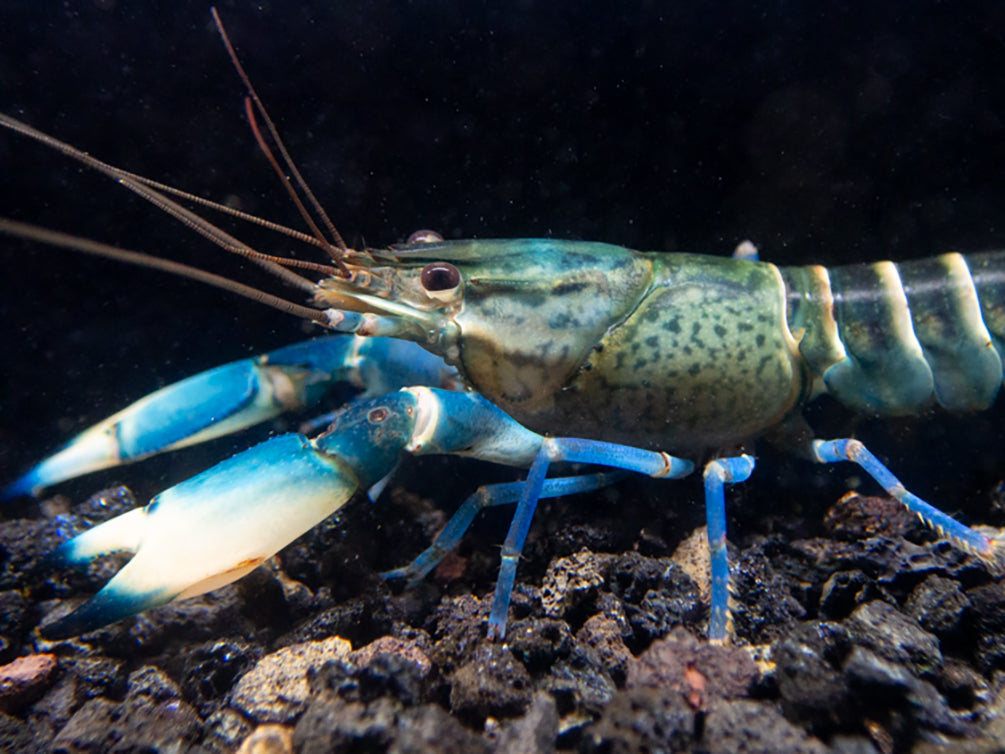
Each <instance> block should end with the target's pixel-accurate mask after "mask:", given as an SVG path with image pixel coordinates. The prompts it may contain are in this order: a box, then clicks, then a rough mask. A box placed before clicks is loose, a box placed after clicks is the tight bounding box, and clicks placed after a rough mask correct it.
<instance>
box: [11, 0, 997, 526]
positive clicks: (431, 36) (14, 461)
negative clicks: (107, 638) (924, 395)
mask: <svg viewBox="0 0 1005 754" xmlns="http://www.w3.org/2000/svg"><path fill="white" fill-rule="evenodd" d="M219 10H220V12H221V14H222V16H223V19H224V22H225V23H226V25H227V27H228V30H229V32H230V34H231V36H232V38H233V40H234V42H235V44H236V45H237V47H238V50H239V53H240V54H241V56H242V58H243V60H244V62H245V65H246V67H247V68H248V70H249V73H250V74H251V76H252V78H253V80H254V82H255V83H256V85H257V86H258V88H259V91H260V93H261V95H262V97H263V98H264V100H265V102H266V104H267V105H268V106H269V108H270V110H271V112H272V114H273V116H274V117H275V119H276V121H277V122H278V124H279V127H280V129H281V131H282V133H283V134H284V136H285V138H286V139H287V142H288V146H289V148H290V150H291V152H292V153H293V155H294V156H295V158H296V159H297V160H298V162H299V164H300V167H301V169H302V171H303V172H304V174H305V175H306V176H307V178H308V180H309V181H310V183H311V185H312V186H313V188H314V190H315V191H316V193H317V195H318V196H319V197H320V198H321V201H322V202H323V203H324V205H325V206H326V207H327V208H328V209H329V211H330V213H331V215H332V217H333V219H334V221H335V223H336V225H337V226H338V227H339V229H340V230H341V231H342V233H343V234H344V235H345V236H346V238H347V240H349V242H350V243H361V242H362V240H363V239H365V241H366V242H367V243H369V244H372V245H383V244H388V243H393V242H396V241H400V240H403V239H404V238H406V237H407V236H408V234H409V233H410V232H411V231H413V230H415V229H417V228H424V227H429V228H434V229H437V230H439V231H440V232H441V233H443V234H444V235H445V236H446V237H448V238H463V237H473V236H479V237H520V236H554V237H563V238H575V239H588V240H596V241H608V242H612V243H618V244H623V245H626V246H631V247H635V248H642V249H665V250H683V251H694V252H703V253H709V254H728V253H730V252H731V250H732V248H733V247H734V246H735V245H736V243H737V242H739V241H740V240H742V239H744V238H751V239H753V240H754V241H755V242H756V243H757V244H758V245H759V246H760V248H761V250H762V255H763V257H764V258H766V259H769V260H771V261H775V262H779V263H786V264H802V263H811V262H820V263H825V264H830V265H834V264H842V263H848V262H853V261H859V260H874V259H880V258H890V259H894V260H899V259H907V258H913V257H919V256H924V255H929V254H935V253H940V252H944V251H949V250H985V249H989V248H1002V247H1005V222H1003V217H1002V212H1003V208H1005V86H1003V84H1005V3H1003V2H985V3H976V2H971V3H967V2H962V3H961V2H946V3H940V2H931V1H928V2H890V3H874V2H846V3H825V4H810V3H804V2H781V1H780V2H768V3H752V2H719V3H671V2H638V3H597V2H594V3H560V2H558V3H556V2H553V1H551V0H548V1H547V2H530V1H527V2H494V3H476V2H435V1H434V2H428V3H414V4H412V3H405V2H401V1H400V0H376V1H374V2H337V3H332V2H310V3H309V2H302V3H280V2H275V3H271V4H270V3H236V2H222V3H220V4H219ZM242 96H243V91H242V88H241V85H240V82H239V81H238V79H237V77H236V75H235V74H234V72H233V70H232V69H231V67H230V64H229V62H228V60H227V57H226V55H225V53H224V50H223V47H222V45H221V44H220V42H219V39H218V38H217V36H216V32H215V31H214V30H213V28H212V25H211V23H210V15H209V6H208V3H203V2H172V3H142V4H141V3H125V2H121V3H115V2H69V3H38V2H34V1H29V0H15V1H14V2H10V0H8V1H7V2H5V3H4V4H3V6H2V7H0V110H2V111H4V112H7V113H10V114H12V115H14V116H15V117H18V118H21V119H24V120H26V121H28V122H29V123H32V124H33V125H35V126H37V127H39V128H41V129H43V130H46V131H48V132H50V133H52V134H54V135H56V136H58V137H59V138H61V139H63V140H66V141H68V142H70V143H72V144H74V145H76V146H78V147H80V148H82V149H85V150H88V151H90V152H92V153H93V154H95V155H96V156H98V157H100V158H102V159H104V160H106V161H109V162H111V163H113V164H116V165H118V166H121V167H124V168H127V169H129V170H133V171H135V172H139V173H142V174H144V175H147V176H150V177H153V178H157V179H158V180H162V181H165V182H167V183H171V184H174V185H177V186H180V187H183V188H185V189H187V190H189V191H192V192H195V193H198V194H202V195H205V196H207V197H210V198H214V199H217V200H224V199H227V198H232V199H235V200H236V201H237V202H239V203H240V205H241V206H242V207H244V208H245V209H247V210H249V211H252V212H256V213H260V214H262V215H264V216H266V217H269V218H271V219H275V220H278V221H281V222H286V223H290V224H293V225H297V226H298V227H299V223H298V220H297V218H296V216H295V214H294V213H293V211H292V210H291V208H290V206H289V202H288V200H287V199H286V197H285V195H284V194H283V192H282V190H281V189H280V188H279V187H278V185H277V183H276V181H275V180H274V178H273V176H272V174H271V172H270V170H269V168H268V166H267V165H266V163H265V161H264V159H262V158H261V157H260V155H259V154H258V152H257V150H256V147H255V145H254V142H253V139H252V138H251V135H250V132H249V130H248V128H247V126H246V125H245V123H244V118H243V114H242V106H241V99H242ZM0 215H5V216H9V217H16V218H19V219H26V220H31V221H33V222H36V223H40V224H44V225H46V226H50V227H53V228H57V229H60V230H64V231H70V232H74V233H79V234H81V235H84V236H87V237H90V238H95V239H99V240H103V241H106V242H109V243H113V244H117V245H122V246H124V247H127V248H132V249H137V250H143V251H148V252H150V253H153V254H156V255H161V256H164V257H168V258H171V259H178V260H182V261H186V262H189V263H193V264H198V265H199V266H201V267H204V268H206V269H210V270H213V271H215V272H221V273H225V274H232V275H234V276H235V277H238V278H240V279H243V280H245V281H250V282H252V283H255V284H268V281H267V280H266V279H263V278H262V277H261V275H259V274H258V273H257V272H256V271H255V270H248V269H245V268H242V266H241V265H240V264H239V263H237V262H235V261H234V260H231V259H227V258H226V256H227V255H226V254H224V253H223V252H221V251H219V250H217V249H215V248H214V247H212V246H211V245H209V244H208V243H206V242H204V241H202V240H201V239H200V238H198V237H196V236H194V235H193V234H191V233H189V232H186V231H185V230H184V229H181V228H179V227H178V226H177V223H175V222H174V221H172V220H170V219H167V218H165V217H163V216H161V215H160V214H159V213H158V212H157V211H156V210H154V209H152V208H148V207H146V206H145V205H144V204H143V203H142V202H141V201H139V200H135V199H133V198H131V197H130V196H129V195H128V194H127V193H126V192H124V191H123V190H122V189H120V188H118V187H116V186H115V185H114V184H113V183H112V182H111V181H109V180H107V179H105V178H102V177H100V176H95V175H92V174H89V173H88V172H87V171H86V170H84V169H82V168H80V167H78V166H77V165H76V164H75V163H72V162H70V161H68V160H67V159H65V158H62V157H59V156H58V155H54V154H52V153H50V152H49V151H48V150H47V149H45V148H43V147H41V146H38V145H35V144H32V143H29V142H27V141H26V140H24V139H23V138H21V137H18V136H15V135H12V134H7V133H0ZM242 237H245V238H247V239H248V240H249V241H250V242H252V243H254V244H255V245H256V246H258V247H259V248H261V249H262V250H265V251H270V252H272V253H279V254H286V253H292V246H291V244H289V243H287V242H286V241H284V240H283V239H276V238H275V237H272V236H267V235H263V234H261V233H259V232H256V231H250V232H248V233H246V234H244V235H243V236H242ZM296 253H298V254H301V255H304V256H307V257H308V258H316V256H315V255H314V253H313V252H312V251H311V250H309V249H308V250H306V251H304V250H302V249H301V250H297V252H296ZM0 264H2V265H3V274H2V275H0V345H2V357H0V358H2V362H0V477H2V478H3V479H4V480H6V479H9V478H12V477H13V476H15V475H16V474H17V473H19V472H21V471H22V470H23V469H24V467H25V466H26V465H28V464H29V463H30V462H31V461H33V460H36V459H37V458H38V457H39V456H40V455H41V454H42V453H44V452H45V451H46V450H48V449H51V448H52V447H54V446H55V445H57V444H58V443H60V442H61V441H63V440H64V439H66V438H67V437H68V436H69V434H71V433H72V432H74V431H77V430H79V429H81V428H83V427H84V426H86V425H87V424H89V423H91V422H93V421H96V420H98V419H100V418H103V417H104V416H106V415H108V414H110V413H111V412H113V411H114V410H116V409H117V408H119V407H121V406H122V405H124V404H125V403H127V402H129V401H130V400H133V399H135V398H138V397H139V396H141V395H143V394H145V393H147V392H149V391H151V390H153V389H155V388H157V387H159V386H162V385H164V384H167V383H169V382H172V381H174V380H176V379H179V378H181V377H183V376H186V375H188V374H191V373H193V372H195V371H198V370H200V369H204V368H207V367H209V366H212V365H214V364H217V363H220V362H223V361H227V360H231V359H234V358H239V357H242V356H245V355H248V354H251V353H257V352H260V351H264V350H268V349H270V348H273V347H276V346H278V345H281V344H283V343H286V342H290V341H293V340H296V339H299V338H301V337H303V333H304V332H305V330H304V328H303V326H302V325H301V324H300V323H298V322H297V321H296V320H293V319H292V318H289V317H286V316H284V315H281V314H278V313H275V312H273V311H271V310H269V309H266V308H263V307H260V306H256V305H254V304H251V303H249V302H245V301H242V300H239V299H236V298H234V297H233V296H230V295H227V294H224V293H220V292H217V291H214V290H210V289H206V288H204V287H201V286H199V285H196V284H192V283H187V282H183V281H178V280H175V279H172V278H170V277H167V276H165V275H162V274H157V273H151V272H148V271H143V270H136V269H133V268H129V267H123V266H119V265H116V264H113V263H108V262H103V261H97V260H93V259H90V258H81V257H77V256H75V255H73V254H70V253H66V252H63V251H58V250H52V249H48V248H42V247H38V246H35V245H30V244H24V243H21V242H19V241H11V240H5V239H0ZM815 413H816V414H817V415H819V416H817V417H816V418H817V419H819V420H820V421H821V422H823V423H824V424H827V423H828V422H830V421H831V417H830V415H829V409H827V408H826V407H825V408H824V409H819V408H817V409H815ZM1000 413H1001V412H998V414H994V413H992V414H990V415H984V416H976V417H963V418H956V419H953V418H948V419H946V418H941V417H936V418H934V419H933V420H931V421H927V422H925V423H924V424H923V425H921V428H920V429H917V428H915V427H914V425H912V424H911V423H904V422H893V423H889V422H887V423H882V424H879V423H868V424H866V425H864V426H862V427H859V429H860V430H861V432H862V433H864V435H865V436H867V437H868V436H870V434H871V436H873V437H875V438H876V439H875V440H874V441H873V446H874V448H875V450H876V451H877V452H878V453H879V454H880V455H881V456H883V457H885V458H891V460H892V461H895V462H896V463H898V464H900V465H899V466H897V468H898V469H904V470H905V478H906V479H908V480H909V481H910V482H912V483H914V482H917V483H918V484H920V485H922V486H923V488H924V489H925V490H926V491H932V493H933V497H934V498H938V501H939V502H941V503H942V504H943V505H944V506H945V507H947V508H948V509H949V510H956V509H957V508H958V507H964V508H965V507H966V502H965V501H963V500H960V501H956V500H952V499H951V498H950V497H949V496H950V495H951V494H960V495H963V496H976V497H983V498H986V497H987V496H988V495H989V490H990V487H991V485H993V484H994V482H995V480H996V479H998V478H1000V475H999V472H998V471H997V469H998V468H1000V467H1001V462H1002V461H1003V460H1005V448H1003V446H1002V443H1001V438H1000V437H999V435H998V433H997V431H996V430H995V429H994V428H995V426H996V425H999V424H1000V416H999V415H1000ZM919 433H920V434H919ZM244 442H245V441H244V440H224V441H222V442H218V443H216V444H215V446H214V448H212V449H210V450H203V449H198V450H193V451H188V453H187V454H183V456H182V459H181V460H180V461H167V462H163V463H162V464H161V465H159V466H156V465H155V466H152V467H150V468H151V469H152V471H151V472H150V473H152V474H153V475H154V477H155V478H154V479H153V480H152V481H144V480H139V479H137V478H136V476H135V474H137V473H138V472H136V471H132V470H130V471H127V472H120V473H118V474H117V475H113V476H106V477H103V478H102V479H101V480H93V479H92V480H84V481H83V482H80V483H78V486H76V487H71V488H70V489H75V490H79V491H80V492H81V493H86V492H87V491H93V490H94V489H97V487H98V486H101V485H102V484H104V483H106V482H107V481H108V480H109V479H111V478H123V479H126V480H128V481H130V482H132V483H134V484H137V485H138V487H139V492H140V494H141V495H142V494H150V493H152V492H154V491H155V490H156V489H157V488H158V487H159V486H162V485H163V484H164V483H166V482H173V481H177V478H178V475H179V474H181V473H190V471H191V470H193V469H197V468H203V467H205V466H207V465H209V463H210V462H211V461H212V460H215V459H216V458H217V457H219V456H222V455H226V454H227V453H229V452H231V451H233V450H234V449H236V448H238V447H240V446H241V445H243V443H244ZM176 463H177V464H180V465H181V467H182V468H175V467H174V466H172V464H176ZM926 469H927V470H928V471H930V476H929V478H928V479H927V480H924V479H922V480H920V481H918V479H919V475H921V474H923V473H924V472H925V471H926ZM773 476H774V475H773V471H772V466H771V465H770V464H765V463H762V464H761V468H760V470H759V478H761V479H762V480H765V479H770V478H772V477H773ZM957 484H959V486H960V487H961V491H957V490H956V489H955V486H956V485H957ZM806 494H812V493H811V492H809V493H806Z"/></svg>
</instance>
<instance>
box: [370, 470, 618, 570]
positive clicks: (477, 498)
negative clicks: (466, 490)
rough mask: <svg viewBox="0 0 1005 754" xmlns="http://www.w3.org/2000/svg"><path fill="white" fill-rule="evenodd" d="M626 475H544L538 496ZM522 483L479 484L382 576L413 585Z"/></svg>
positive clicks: (587, 488)
mask: <svg viewBox="0 0 1005 754" xmlns="http://www.w3.org/2000/svg"><path fill="white" fill-rule="evenodd" d="M625 476H627V472H620V471H611V472H606V473H603V472H602V473H599V474H582V475H580V476H569V477H555V478H554V479H546V480H545V482H544V485H543V487H542V488H541V497H542V498H549V497H560V496H562V495H576V494H579V493H581V492H592V491H593V490H597V489H600V488H601V487H607V486H608V485H611V484H615V483H617V482H619V481H621V480H622V479H624V478H625ZM524 484H525V483H524V482H506V483H503V484H489V485H485V486H484V487H479V488H478V489H477V490H475V491H474V493H473V494H472V495H471V496H470V497H469V498H468V499H467V500H465V501H464V502H463V503H462V504H461V506H460V507H459V508H458V509H457V511H456V512H455V513H454V515H453V516H451V518H450V520H449V521H448V522H447V525H446V526H444V527H443V531H441V532H440V533H439V535H438V536H437V537H436V539H435V540H434V541H433V543H432V544H431V545H430V546H429V547H427V548H426V549H425V550H424V551H423V552H422V553H421V554H420V555H419V556H418V557H417V558H415V560H413V561H412V562H411V563H409V564H408V565H406V566H404V567H402V568H395V569H394V570H393V571H387V572H385V573H382V574H381V577H382V578H384V579H406V582H405V583H406V585H407V586H408V587H413V586H415V585H416V584H418V583H419V582H420V581H422V579H424V578H425V577H426V575H427V574H428V573H429V572H430V571H432V570H433V569H434V568H436V566H437V565H438V564H439V562H440V561H441V560H443V558H444V557H446V555H447V553H449V552H451V551H452V550H453V549H454V548H455V547H457V544H458V543H459V542H460V541H461V538H462V537H463V536H464V533H465V532H466V531H467V530H468V528H469V527H470V526H471V522H472V521H474V520H475V516H477V515H478V514H479V513H480V512H481V511H483V510H485V509H486V508H492V507H494V506H496V505H507V504H509V503H515V502H517V501H518V500H519V499H520V493H521V492H522V491H523V488H524Z"/></svg>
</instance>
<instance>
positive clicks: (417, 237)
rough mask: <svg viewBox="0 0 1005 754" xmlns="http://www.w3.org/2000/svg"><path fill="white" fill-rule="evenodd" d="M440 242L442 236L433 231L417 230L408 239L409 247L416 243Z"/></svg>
mask: <svg viewBox="0 0 1005 754" xmlns="http://www.w3.org/2000/svg"><path fill="white" fill-rule="evenodd" d="M442 240H443V236H441V235H440V234H439V233H437V232H436V231H435V230H417V231H415V232H414V233H413V234H412V235H410V236H409V237H408V243H409V245H411V244H417V243H439V242H440V241H442Z"/></svg>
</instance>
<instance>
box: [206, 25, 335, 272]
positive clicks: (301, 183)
mask: <svg viewBox="0 0 1005 754" xmlns="http://www.w3.org/2000/svg"><path fill="white" fill-rule="evenodd" d="M210 12H211V13H212V14H213V22H214V23H215V24H216V29H217V31H218V32H219V33H220V38H221V39H222V40H223V45H224V47H226V48H227V54H228V55H230V60H231V62H232V63H233V65H234V68H235V69H236V70H237V75H238V76H240V77H241V81H242V82H243V83H244V87H245V88H246V89H247V90H248V94H249V95H250V96H251V99H252V100H253V101H254V103H255V107H256V108H257V109H258V112H259V114H260V115H261V116H262V119H263V120H264V121H265V125H266V127H267V128H268V130H269V135H270V136H272V140H273V142H274V143H275V145H276V147H277V148H278V149H279V154H280V155H282V158H283V162H284V163H285V164H286V167H287V168H289V171H290V173H292V174H293V177H294V178H295V179H296V182H297V186H298V187H299V188H300V190H301V191H303V192H304V194H306V196H307V199H308V201H309V202H310V204H311V207H313V208H314V211H315V212H316V213H317V215H318V217H320V218H321V221H322V222H323V223H324V225H325V227H326V228H327V229H328V232H329V233H330V234H331V236H332V238H333V239H334V242H335V247H336V248H337V249H338V250H340V251H345V250H346V249H347V248H348V246H347V245H346V242H345V241H344V240H343V239H342V236H341V234H340V233H339V232H338V231H337V230H336V229H335V225H334V223H332V221H331V218H329V217H328V213H327V212H325V210H324V207H322V206H321V202H319V201H318V200H317V197H315V196H314V192H312V191H311V189H310V186H308V185H307V181H305V180H304V177H303V176H302V175H301V174H300V171H299V170H298V169H297V166H296V163H294V162H293V158H292V157H291V156H290V153H289V152H288V151H287V149H286V145H285V144H284V143H283V140H282V138H281V137H280V136H279V130H278V129H277V128H276V124H275V123H274V122H273V121H272V118H270V117H269V112H268V110H266V109H265V105H264V104H263V103H262V100H261V98H260V97H259V96H258V92H257V91H255V87H254V86H253V85H252V83H251V78H250V77H249V76H248V74H247V73H246V72H245V70H244V66H242V65H241V61H240V59H239V58H238V57H237V52H236V51H235V50H234V45H233V44H231V42H230V37H228V36H227V30H226V29H225V28H224V27H223V21H221V20H220V14H219V13H217V11H216V8H215V7H213V8H210ZM262 143H263V141H262V140H259V145H261V144H262ZM278 172H279V175H280V176H281V177H282V179H283V181H284V182H286V183H288V182H289V178H287V177H286V175H285V174H284V173H283V172H282V171H281V170H279V171H278ZM291 189H292V186H291ZM298 203H299V202H298ZM304 219H305V220H306V221H307V223H308V225H310V226H311V227H312V228H316V225H315V224H314V222H313V221H312V220H311V219H309V218H308V217H305V218H304ZM318 233H319V235H320V231H318ZM321 238H323V236H321ZM331 253H332V258H333V259H334V260H335V261H336V263H340V262H341V254H338V255H337V256H336V255H335V250H334V249H332V250H331Z"/></svg>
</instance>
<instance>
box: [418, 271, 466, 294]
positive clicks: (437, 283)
mask: <svg viewBox="0 0 1005 754" xmlns="http://www.w3.org/2000/svg"><path fill="white" fill-rule="evenodd" d="M419 282H420V283H422V287H423V288H424V289H425V290H426V293H428V294H429V295H430V296H432V297H433V298H438V299H443V298H445V297H446V296H449V295H451V294H453V292H454V291H456V290H457V286H459V285H460V284H461V272H460V270H458V269H457V268H456V267H454V266H453V265H452V264H450V262H433V263H432V264H427V265H426V266H425V267H423V268H422V274H421V275H420V276H419Z"/></svg>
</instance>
